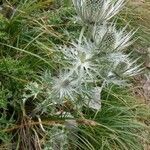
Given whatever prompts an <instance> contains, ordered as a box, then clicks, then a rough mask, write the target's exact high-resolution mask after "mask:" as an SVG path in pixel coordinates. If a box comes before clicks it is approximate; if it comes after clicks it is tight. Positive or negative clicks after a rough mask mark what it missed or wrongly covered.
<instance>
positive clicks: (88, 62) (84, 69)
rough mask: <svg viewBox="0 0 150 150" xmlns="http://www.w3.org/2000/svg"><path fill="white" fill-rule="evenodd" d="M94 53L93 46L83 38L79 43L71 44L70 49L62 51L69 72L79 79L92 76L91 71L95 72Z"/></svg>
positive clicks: (94, 48)
mask: <svg viewBox="0 0 150 150" xmlns="http://www.w3.org/2000/svg"><path fill="white" fill-rule="evenodd" d="M95 51H96V47H95V45H94V44H93V43H92V42H91V41H90V40H86V39H85V38H84V40H83V41H82V42H81V43H80V42H78V43H72V46H71V47H65V48H63V49H62V52H63V54H64V55H65V56H64V57H65V59H66V61H67V62H68V63H69V64H70V70H72V71H73V72H75V73H76V74H77V75H78V76H80V77H83V76H84V75H89V76H92V75H91V71H93V72H96V63H95V61H96V60H94V55H95ZM84 77H85V76H84Z"/></svg>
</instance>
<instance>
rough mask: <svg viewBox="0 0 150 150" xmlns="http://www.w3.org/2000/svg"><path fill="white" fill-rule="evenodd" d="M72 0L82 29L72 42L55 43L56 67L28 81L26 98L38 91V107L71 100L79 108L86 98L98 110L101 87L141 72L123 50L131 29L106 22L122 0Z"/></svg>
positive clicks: (129, 40) (119, 8)
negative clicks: (39, 77)
mask: <svg viewBox="0 0 150 150" xmlns="http://www.w3.org/2000/svg"><path fill="white" fill-rule="evenodd" d="M73 3H74V6H75V10H76V12H77V14H78V17H79V18H80V20H82V23H83V26H84V30H83V28H82V30H81V33H80V36H79V39H76V40H74V41H75V42H70V44H69V45H65V46H62V45H61V46H56V47H57V48H58V47H59V48H58V49H57V50H56V53H57V52H58V54H59V55H57V56H56V58H57V59H56V60H55V62H58V59H59V63H58V64H60V66H59V67H58V70H57V71H56V72H55V71H54V72H50V71H45V74H44V75H43V76H42V77H41V81H40V83H39V84H36V83H31V84H29V85H28V86H27V89H28V90H29V91H30V92H29V95H28V94H26V98H27V97H30V96H33V97H34V98H36V97H37V96H38V94H40V93H41V90H42V96H41V97H44V96H45V99H44V101H43V102H42V103H41V106H42V107H48V106H49V107H50V106H51V107H53V108H55V105H58V104H61V105H62V104H63V103H64V101H71V102H72V103H73V104H74V105H75V107H76V108H79V109H82V106H85V104H87V97H88V99H90V101H89V103H88V104H89V105H86V106H88V107H89V108H92V109H94V110H99V109H100V108H101V92H102V90H103V88H104V87H105V86H107V85H108V84H109V83H113V84H117V85H119V86H126V85H128V84H127V81H128V78H129V77H132V76H134V75H137V74H138V73H140V71H141V69H140V65H137V61H138V59H136V60H132V58H131V53H129V54H127V53H126V51H125V50H126V49H127V47H128V46H130V45H131V44H132V42H133V40H132V36H133V34H134V33H135V32H134V31H130V32H126V29H127V27H128V26H125V27H124V28H122V29H119V30H117V29H116V22H111V23H110V22H109V21H110V19H111V18H112V17H113V16H114V15H116V14H117V13H118V12H119V11H120V10H121V8H122V6H123V4H124V0H116V1H112V0H97V1H96V0H95V1H94V0H73ZM54 59H55V58H54ZM56 66H57V64H56ZM103 83H104V84H103ZM41 87H42V88H41ZM91 91H92V93H91ZM43 93H44V94H43ZM41 97H40V98H41ZM24 99H25V98H24ZM79 101H80V102H79ZM40 108H41V107H40ZM43 109H44V108H43ZM51 111H52V109H51ZM53 112H54V111H53ZM53 114H54V113H53Z"/></svg>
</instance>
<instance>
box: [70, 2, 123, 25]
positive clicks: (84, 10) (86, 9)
mask: <svg viewBox="0 0 150 150" xmlns="http://www.w3.org/2000/svg"><path fill="white" fill-rule="evenodd" d="M73 4H74V6H75V10H76V12H77V14H78V17H77V18H79V20H80V21H81V22H82V23H83V24H84V25H90V24H92V25H93V24H95V23H96V24H97V23H98V24H101V23H102V22H104V21H108V20H110V19H111V18H112V17H113V16H115V15H116V14H117V13H118V12H119V11H120V10H121V9H122V7H123V5H124V0H116V1H112V0H73Z"/></svg>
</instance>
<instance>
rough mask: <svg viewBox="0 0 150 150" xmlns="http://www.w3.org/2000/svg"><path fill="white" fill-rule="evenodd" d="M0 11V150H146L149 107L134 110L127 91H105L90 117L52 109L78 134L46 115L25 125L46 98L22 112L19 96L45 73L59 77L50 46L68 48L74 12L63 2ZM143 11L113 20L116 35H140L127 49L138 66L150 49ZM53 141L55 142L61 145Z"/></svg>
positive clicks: (11, 4)
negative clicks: (123, 30) (125, 31)
mask: <svg viewBox="0 0 150 150" xmlns="http://www.w3.org/2000/svg"><path fill="white" fill-rule="evenodd" d="M58 2H59V3H58ZM62 5H63V6H62ZM2 7H3V9H2V10H1V14H0V112H1V115H0V129H1V131H0V150H1V149H2V150H4V149H5V150H11V149H16V150H29V149H31V150H32V149H33V150H34V149H36V150H40V149H44V150H49V149H50V147H51V148H52V149H54V147H55V146H56V143H57V142H56V141H57V140H59V141H60V142H59V143H63V146H62V147H63V150H65V149H68V148H69V149H85V150H87V149H91V150H98V149H101V150H115V149H116V150H143V149H144V147H143V144H142V143H146V144H147V143H149V137H148V136H149V135H148V132H149V126H148V125H149V123H147V122H148V119H149V117H150V112H149V106H148V105H145V104H143V103H141V102H138V100H137V98H136V95H135V94H134V93H133V90H132V89H129V90H126V89H125V88H119V87H117V86H114V85H109V86H108V87H107V88H106V89H104V91H103V92H102V109H101V111H98V112H96V113H95V112H94V111H92V110H90V109H86V108H84V109H83V111H81V112H78V111H76V110H72V104H70V103H69V104H68V103H67V104H64V105H61V106H57V107H58V108H57V109H58V110H59V111H60V110H61V111H68V112H71V115H73V116H74V121H75V122H76V124H77V125H76V126H78V128H77V129H75V130H74V128H73V129H72V128H68V127H66V122H67V123H68V121H69V120H70V118H69V117H66V116H65V115H62V114H61V115H56V116H53V115H51V114H50V112H51V107H48V108H46V110H43V111H44V113H43V114H42V115H41V116H40V118H41V120H39V118H38V117H37V116H36V117H33V118H32V117H30V114H31V112H32V111H33V110H34V108H35V106H36V105H38V104H39V103H41V102H42V101H43V100H44V98H45V95H39V96H38V98H37V99H34V98H33V97H29V98H28V100H27V102H26V103H25V106H24V107H23V104H22V102H23V98H24V94H25V93H26V92H27V93H26V94H28V92H29V91H26V88H27V84H28V83H35V82H37V83H39V85H40V83H41V82H40V81H41V77H43V74H44V72H45V71H46V70H50V72H51V73H52V74H57V73H58V69H59V68H60V67H61V66H62V65H63V64H62V63H61V61H58V59H59V55H58V53H57V52H56V51H55V49H56V46H57V44H59V45H64V44H66V45H69V44H70V41H71V39H75V38H77V37H78V36H79V33H80V29H81V26H80V25H79V24H75V23H74V19H73V16H74V14H75V12H74V9H73V8H72V7H71V5H70V4H69V1H66V2H65V4H63V3H60V1H57V2H56V1H55V2H53V1H51V0H45V1H41V0H39V1H37V2H35V1H32V0H26V1H24V0H22V1H19V2H18V1H15V0H14V1H8V2H5V3H4V4H3V6H2ZM16 8H17V9H16ZM149 9H150V3H149V2H144V3H136V2H130V3H129V6H127V7H126V8H125V9H124V10H123V11H122V12H121V14H119V15H118V16H117V18H119V21H118V26H119V27H121V26H123V25H124V24H126V23H127V22H130V26H129V28H130V29H131V28H134V29H136V28H139V30H138V31H137V33H136V34H135V37H138V40H137V41H136V42H135V44H134V45H133V46H132V47H131V48H130V49H132V48H133V49H135V50H136V49H137V51H136V53H135V57H136V55H137V56H138V55H142V59H141V61H143V60H144V61H145V58H146V61H147V59H148V58H147V53H148V52H147V50H148V48H149V47H150V45H149V44H150V43H149V41H150V35H149V34H150V32H149V31H150V28H149V23H150V18H149V17H150V15H148V14H149V13H150V10H149ZM146 64H147V62H145V65H146ZM146 67H147V66H146ZM148 69H149V68H148V67H147V70H146V74H147V72H148ZM48 77H49V76H48ZM134 88H135V87H133V89H134ZM36 90H37V89H36V88H35V92H37V91H36ZM66 105H67V106H66ZM68 105H69V106H68ZM39 115H40V114H39ZM145 123H147V125H145ZM41 125H42V126H41ZM43 127H44V129H43ZM70 133H71V134H70ZM58 135H62V139H61V138H59V137H58ZM66 137H69V140H68V138H66ZM70 137H71V138H70ZM72 137H73V138H72ZM53 139H54V140H53ZM64 139H65V142H64V141H63V142H62V140H64ZM77 147H78V148H77ZM147 150H148V149H147Z"/></svg>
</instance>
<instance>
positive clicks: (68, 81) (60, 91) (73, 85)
mask: <svg viewBox="0 0 150 150" xmlns="http://www.w3.org/2000/svg"><path fill="white" fill-rule="evenodd" d="M76 89H77V82H76V80H74V79H73V78H72V77H71V76H70V73H69V72H68V71H61V72H60V74H59V76H58V77H54V78H53V86H52V92H53V94H55V97H58V98H59V99H62V98H65V97H69V98H71V99H72V100H73V99H74V96H73V95H74V93H77V91H76Z"/></svg>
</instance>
